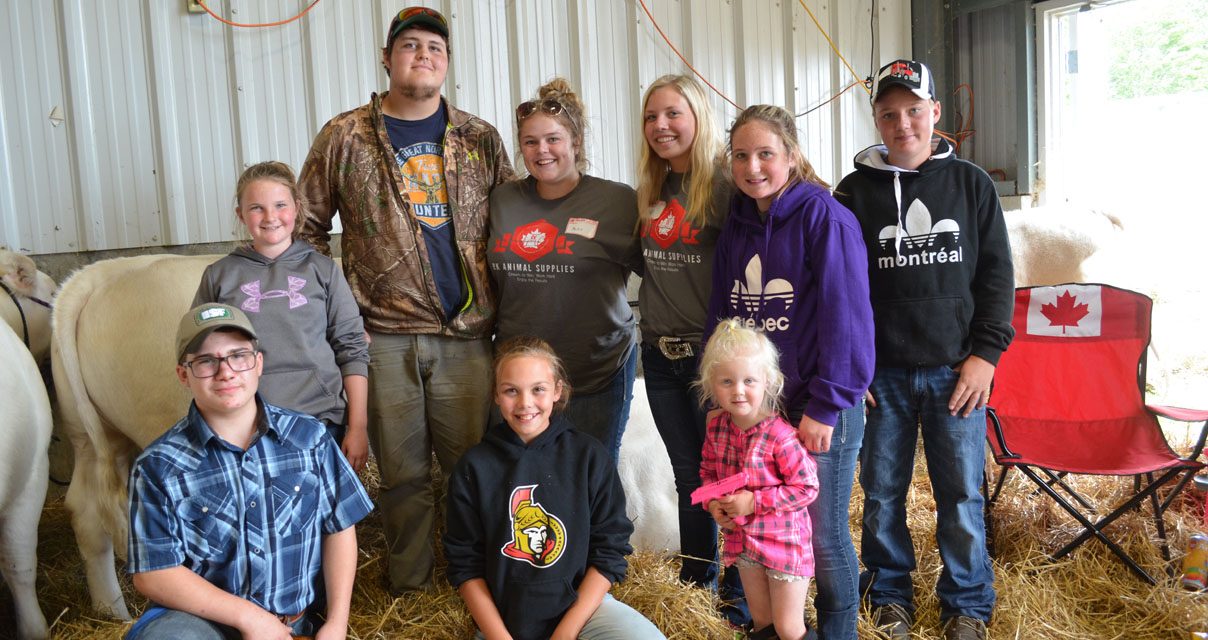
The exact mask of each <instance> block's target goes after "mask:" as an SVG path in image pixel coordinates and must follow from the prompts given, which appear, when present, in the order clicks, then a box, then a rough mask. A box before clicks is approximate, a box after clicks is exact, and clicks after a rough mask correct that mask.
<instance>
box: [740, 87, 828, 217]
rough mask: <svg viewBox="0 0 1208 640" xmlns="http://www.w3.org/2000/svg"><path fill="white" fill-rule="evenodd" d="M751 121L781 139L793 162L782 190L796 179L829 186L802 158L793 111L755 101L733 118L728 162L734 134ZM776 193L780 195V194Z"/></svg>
mask: <svg viewBox="0 0 1208 640" xmlns="http://www.w3.org/2000/svg"><path fill="white" fill-rule="evenodd" d="M754 122H759V123H762V124H763V125H765V126H767V128H768V129H770V130H771V131H772V133H773V134H775V135H776V136H777V137H779V138H780V141H781V142H782V143H783V144H784V148H785V150H786V151H788V153H789V159H790V161H791V163H792V173H791V174H790V175H789V180H788V182H786V183H785V185H784V188H785V189H787V188H788V187H790V186H791V185H793V184H795V183H797V182H810V183H813V184H816V185H818V186H820V187H822V188H823V189H830V185H829V184H827V182H826V181H825V180H823V179H822V178H820V177H818V173H817V172H816V171H814V166H813V165H811V164H810V161H809V160H807V159H806V158H805V154H804V153H802V151H801V144H800V143H799V142H797V121H796V120H794V119H793V114H791V113H789V112H788V111H785V110H784V109H782V108H780V107H776V106H773V105H770V104H757V105H754V106H751V107H747V108H746V109H743V110H742V113H740V114H738V118H736V119H735V120H734V125H733V126H731V127H730V138H729V141H728V142H727V143H726V156H728V157H729V158H730V159H731V161H732V160H733V145H734V134H735V133H736V132H737V131H738V129H739V128H741V127H743V126H745V125H748V124H751V123H754ZM782 191H783V190H782ZM776 195H777V197H779V195H780V194H776Z"/></svg>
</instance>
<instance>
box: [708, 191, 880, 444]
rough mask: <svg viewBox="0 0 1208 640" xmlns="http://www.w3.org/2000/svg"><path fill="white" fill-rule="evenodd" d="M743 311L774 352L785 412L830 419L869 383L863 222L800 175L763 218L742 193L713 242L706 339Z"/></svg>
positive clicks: (869, 317) (868, 310) (870, 359)
mask: <svg viewBox="0 0 1208 640" xmlns="http://www.w3.org/2000/svg"><path fill="white" fill-rule="evenodd" d="M735 316H737V317H741V318H743V319H744V320H745V321H746V323H747V326H750V327H752V328H757V329H761V330H763V331H764V332H765V333H766V334H767V336H768V338H770V339H771V340H772V342H773V343H774V344H775V345H776V348H777V349H779V350H780V370H781V371H782V372H783V373H784V378H785V380H784V392H783V393H782V395H781V400H782V404H783V406H784V408H785V412H786V413H787V414H789V415H790V416H793V417H796V416H797V415H799V414H801V413H804V414H805V415H808V416H809V417H811V418H813V419H814V420H817V421H819V422H822V423H824V424H828V425H831V426H834V425H835V423H836V422H837V421H838V419H839V412H840V411H842V410H844V409H848V408H850V407H853V406H855V405H856V403H858V402H859V401H860V400H861V399H862V398H863V396H864V391H865V390H866V389H867V388H868V385H869V383H870V382H871V381H872V373H873V365H874V358H873V326H872V310H871V308H870V307H869V303H868V261H867V258H866V254H865V251H864V241H863V239H862V238H861V237H860V226H859V224H858V223H857V222H856V219H855V217H854V216H852V214H851V212H850V211H848V210H847V209H846V208H844V207H843V206H842V205H840V204H839V203H838V202H836V201H835V199H834V198H833V197H831V195H830V192H829V191H827V190H826V189H825V188H823V187H821V186H818V185H816V184H812V183H808V182H798V183H796V184H793V185H792V186H790V187H788V188H787V189H785V191H784V193H782V194H781V195H780V196H779V197H778V198H776V199H775V200H773V201H772V206H771V207H770V208H769V209H768V211H767V219H766V221H765V220H764V218H763V216H761V214H760V212H759V209H758V207H757V206H756V204H755V201H754V200H753V199H751V198H750V197H748V196H746V195H745V194H742V193H738V194H736V195H735V196H734V199H733V201H732V203H731V207H730V217H729V218H728V219H727V220H726V226H725V227H724V228H723V229H722V232H721V236H720V237H719V238H718V240H717V249H716V253H715V254H714V257H713V294H712V296H711V298H710V301H709V315H708V322H707V324H706V325H705V336H706V338H707V337H708V336H710V335H712V333H713V329H714V327H716V326H717V323H718V322H719V321H720V320H722V319H725V318H730V317H735Z"/></svg>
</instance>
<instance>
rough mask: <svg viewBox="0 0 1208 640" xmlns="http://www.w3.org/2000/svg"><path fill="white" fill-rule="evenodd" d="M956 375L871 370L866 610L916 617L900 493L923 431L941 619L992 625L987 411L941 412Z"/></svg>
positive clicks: (864, 464)
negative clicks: (984, 487) (892, 607)
mask: <svg viewBox="0 0 1208 640" xmlns="http://www.w3.org/2000/svg"><path fill="white" fill-rule="evenodd" d="M958 377H959V374H958V373H957V372H955V371H953V370H952V369H951V368H950V367H929V368H919V369H900V368H890V367H877V371H876V376H875V377H874V378H873V382H872V394H873V398H874V399H875V400H876V402H877V406H876V407H874V408H872V409H870V410H869V412H868V431H867V433H866V434H865V439H864V451H863V452H862V453H861V456H860V467H861V470H860V484H861V486H863V487H864V532H863V537H862V540H861V556H862V558H863V560H864V567H865V568H866V569H867V573H866V574H865V575H863V576H861V581H862V582H863V583H864V584H865V585H867V587H868V596H869V601H870V603H871V604H872V606H873V607H879V606H883V605H887V604H899V605H901V606H903V607H905V608H906V609H907V610H908V611H913V610H914V603H913V599H914V592H913V588H912V585H911V581H910V573H911V572H912V571H914V569H915V559H914V546H913V544H912V543H911V541H910V532H909V531H908V530H907V528H906V492H907V490H908V488H909V487H910V479H911V476H912V475H913V473H914V451H915V444H916V442H917V441H918V433H919V426H918V425H919V424H920V423H921V424H922V434H923V452H924V455H925V456H926V458H927V474H928V476H930V479H931V488H932V491H933V492H934V494H935V511H936V514H935V515H936V531H935V537H936V544H937V546H938V547H939V552H940V559H941V560H943V563H944V569H943V571H942V572H941V573H940V578H939V582H938V583H937V584H936V588H935V592H936V596H937V597H938V598H939V601H940V618H941V619H943V620H946V619H948V618H951V617H953V616H958V615H960V616H968V617H970V618H978V619H980V620H984V621H987V622H988V621H989V620H990V613H991V612H992V611H993V609H994V601H995V593H994V570H993V568H992V567H991V566H990V556H989V553H988V552H987V550H986V523H985V520H984V517H983V515H982V506H983V498H982V495H981V492H980V488H981V480H982V469H983V467H984V466H985V458H986V450H985V437H986V412H985V411H984V410H975V411H973V412H972V413H971V414H969V417H967V418H962V417H960V416H959V415H957V416H951V415H949V414H948V399H949V398H950V397H951V396H952V390H953V389H954V388H955V386H956V382H957V379H958Z"/></svg>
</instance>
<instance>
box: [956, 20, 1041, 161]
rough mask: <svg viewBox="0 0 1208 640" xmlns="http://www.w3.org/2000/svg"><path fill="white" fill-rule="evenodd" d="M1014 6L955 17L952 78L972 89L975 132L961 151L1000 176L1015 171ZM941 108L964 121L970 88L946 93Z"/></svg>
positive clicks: (1016, 27)
mask: <svg viewBox="0 0 1208 640" xmlns="http://www.w3.org/2000/svg"><path fill="white" fill-rule="evenodd" d="M1018 14H1019V12H1018V11H1016V10H1015V7H1014V6H1012V5H1002V6H998V7H993V8H989V9H983V10H981V11H973V12H970V13H966V14H964V15H962V16H961V17H959V18H958V19H957V25H956V28H955V30H954V31H955V41H954V49H955V53H956V82H957V83H958V84H959V83H967V84H968V85H969V86H970V88H971V89H972V100H973V103H972V116H973V118H974V121H973V123H972V128H974V129H976V130H977V133H976V135H974V136H972V137H970V138H969V139H968V140H967V141H966V142H965V143H964V144H963V145H961V150H960V152H961V156H962V157H963V158H965V159H967V160H971V161H973V162H974V163H976V164H977V165H978V166H980V167H983V168H984V169H985V170H986V171H991V172H993V171H1002V175H994V176H993V177H994V179H995V180H998V181H1000V182H1013V181H1015V180H1017V179H1018V178H1019V176H1018V173H1019V171H1018V166H1019V162H1018V155H1019V153H1026V152H1027V150H1026V149H1023V150H1020V149H1018V140H1019V118H1018V114H1019V111H1018V102H1019V100H1018V99H1017V98H1018V95H1019V91H1020V87H1019V82H1018V80H1017V75H1018V74H1017V70H1016V68H1015V64H1016V45H1017V39H1018V38H1019V34H1020V32H1021V29H1020V25H1019V24H1018V20H1017V18H1018ZM944 108H945V109H949V108H951V109H956V110H958V111H959V112H960V115H961V117H962V118H963V119H964V121H965V122H966V123H968V119H969V117H970V115H971V114H970V93H969V92H966V91H963V90H962V91H961V92H960V93H958V94H957V95H956V96H954V97H952V98H948V99H947V100H946V103H945V104H944Z"/></svg>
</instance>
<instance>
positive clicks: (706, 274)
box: [638, 171, 732, 343]
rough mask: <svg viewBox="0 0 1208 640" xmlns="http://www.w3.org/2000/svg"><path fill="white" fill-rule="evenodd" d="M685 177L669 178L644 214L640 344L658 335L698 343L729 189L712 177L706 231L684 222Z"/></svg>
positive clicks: (719, 176)
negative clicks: (710, 209)
mask: <svg viewBox="0 0 1208 640" xmlns="http://www.w3.org/2000/svg"><path fill="white" fill-rule="evenodd" d="M685 178H686V177H685V175H684V174H682V173H669V174H667V179H666V180H665V181H664V182H663V190H662V192H661V194H660V196H659V197H660V200H659V202H657V203H656V204H655V206H653V207H650V208H647V210H646V211H642V212H641V213H642V215H643V218H642V227H641V237H642V258H643V260H644V261H645V263H646V272H645V275H644V276H643V277H642V286H641V288H640V289H639V290H638V300H639V305H640V307H641V310H642V322H641V327H642V340H645V341H646V342H651V343H653V342H654V341H656V340H657V339H658V338H659V337H660V336H676V337H680V338H684V339H685V340H689V341H691V342H694V343H695V342H700V341H701V328H702V327H703V326H704V325H705V313H706V311H707V310H708V306H709V293H710V291H712V278H713V247H714V245H716V244H717V236H718V234H719V233H721V227H722V224H723V223H724V222H725V218H726V214H727V213H728V212H729V208H730V195H731V193H732V188H731V187H730V184H729V181H727V180H726V178H725V176H724V175H722V174H721V172H720V171H718V172H717V174H716V175H715V176H714V178H713V185H714V189H713V211H712V212H711V214H710V216H709V217H708V218H707V219H706V220H705V224H704V226H695V225H693V224H692V223H690V222H689V221H688V211H687V206H688V194H686V193H684V182H685Z"/></svg>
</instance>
